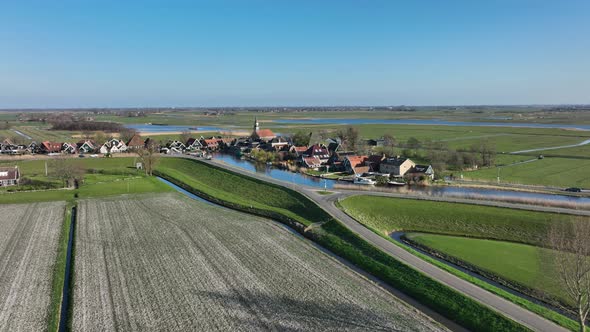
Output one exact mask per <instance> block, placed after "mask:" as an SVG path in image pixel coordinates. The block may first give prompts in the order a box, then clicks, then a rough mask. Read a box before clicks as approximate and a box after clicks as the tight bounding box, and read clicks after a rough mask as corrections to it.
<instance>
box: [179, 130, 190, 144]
mask: <svg viewBox="0 0 590 332" xmlns="http://www.w3.org/2000/svg"><path fill="white" fill-rule="evenodd" d="M192 136H193V135H192V133H191V132H190V131H188V130H184V131H183V132H182V133H180V136H179V138H180V141H181V142H182V143H183V144H186V142H187V141H188V140H189V139H190V138H191V137H192Z"/></svg>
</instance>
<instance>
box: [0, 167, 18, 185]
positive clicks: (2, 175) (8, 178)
mask: <svg viewBox="0 0 590 332" xmlns="http://www.w3.org/2000/svg"><path fill="white" fill-rule="evenodd" d="M19 181H20V171H19V170H18V166H14V167H0V187H5V186H16V185H18V182H19Z"/></svg>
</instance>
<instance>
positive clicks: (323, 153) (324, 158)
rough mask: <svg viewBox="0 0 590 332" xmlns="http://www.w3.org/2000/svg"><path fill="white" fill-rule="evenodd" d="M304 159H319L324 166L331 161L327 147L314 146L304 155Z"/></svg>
mask: <svg viewBox="0 0 590 332" xmlns="http://www.w3.org/2000/svg"><path fill="white" fill-rule="evenodd" d="M303 156H304V157H318V158H319V159H320V161H321V162H322V164H325V163H327V162H328V160H329V159H330V152H328V149H326V147H325V146H323V145H319V144H314V145H312V146H310V147H309V148H307V151H305V152H304V153H303Z"/></svg>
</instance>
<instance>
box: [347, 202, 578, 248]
mask: <svg viewBox="0 0 590 332" xmlns="http://www.w3.org/2000/svg"><path fill="white" fill-rule="evenodd" d="M340 205H341V206H342V208H343V209H344V211H346V212H347V213H348V214H350V215H352V216H354V218H355V219H357V220H358V221H359V222H361V223H362V224H364V225H366V226H367V227H369V228H372V229H374V230H377V231H379V232H381V233H382V234H389V233H391V232H393V231H421V232H428V233H438V234H446V235H459V236H468V237H476V238H486V239H496V240H504V241H513V242H521V243H527V244H540V243H541V242H542V241H543V239H544V237H545V236H546V234H547V229H548V227H549V226H550V225H551V223H552V222H560V223H561V224H563V225H566V223H569V222H571V221H570V220H569V218H568V217H567V216H564V215H559V214H551V213H542V212H533V211H523V210H511V209H506V208H496V207H489V206H477V205H468V204H457V203H447V202H432V201H421V200H412V199H399V198H389V197H374V196H363V195H359V196H352V197H349V198H347V199H345V200H343V201H341V202H340Z"/></svg>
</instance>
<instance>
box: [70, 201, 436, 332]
mask: <svg viewBox="0 0 590 332" xmlns="http://www.w3.org/2000/svg"><path fill="white" fill-rule="evenodd" d="M76 238H77V245H76V255H75V281H74V287H73V292H74V293H73V317H72V319H71V324H72V328H73V330H98V329H107V330H117V329H119V330H162V329H170V328H173V329H176V330H196V329H198V330H259V329H279V330H284V329H290V330H306V331H307V330H326V329H332V330H334V329H342V330H375V329H395V330H407V331H409V330H414V331H426V330H441V329H442V328H441V327H440V326H438V325H437V324H436V323H433V322H432V321H430V320H429V319H427V318H426V317H425V316H423V315H421V314H419V313H418V312H416V311H415V310H413V309H410V308H409V307H408V306H407V305H405V304H403V303H401V302H400V301H399V300H397V299H396V298H395V297H393V296H392V295H390V294H389V293H387V292H386V291H384V290H383V289H381V288H379V287H376V286H375V285H373V284H372V283H371V282H369V281H367V280H366V279H365V278H363V277H361V276H359V275H358V274H356V273H355V272H352V271H351V270H350V269H349V268H347V267H345V266H343V265H341V264H340V263H338V262H337V261H335V260H334V259H332V258H331V257H329V256H327V255H325V254H323V253H321V252H320V251H319V250H317V249H315V248H314V247H313V246H311V245H309V244H308V243H307V242H305V241H303V240H301V239H300V238H298V237H297V236H295V235H293V234H292V233H291V232H289V231H287V230H286V229H285V228H283V227H282V226H279V225H277V224H274V223H272V222H269V221H266V220H263V219H260V218H258V217H250V216H247V215H244V214H242V213H239V212H234V211H230V210H226V209H222V208H219V207H215V206H211V205H209V204H206V203H202V202H197V201H193V200H190V199H188V198H186V197H183V196H179V195H177V194H162V195H144V196H138V197H135V198H120V197H118V198H111V199H101V200H82V201H80V205H79V219H78V226H77V231H76ZM179 253H182V254H179Z"/></svg>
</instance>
